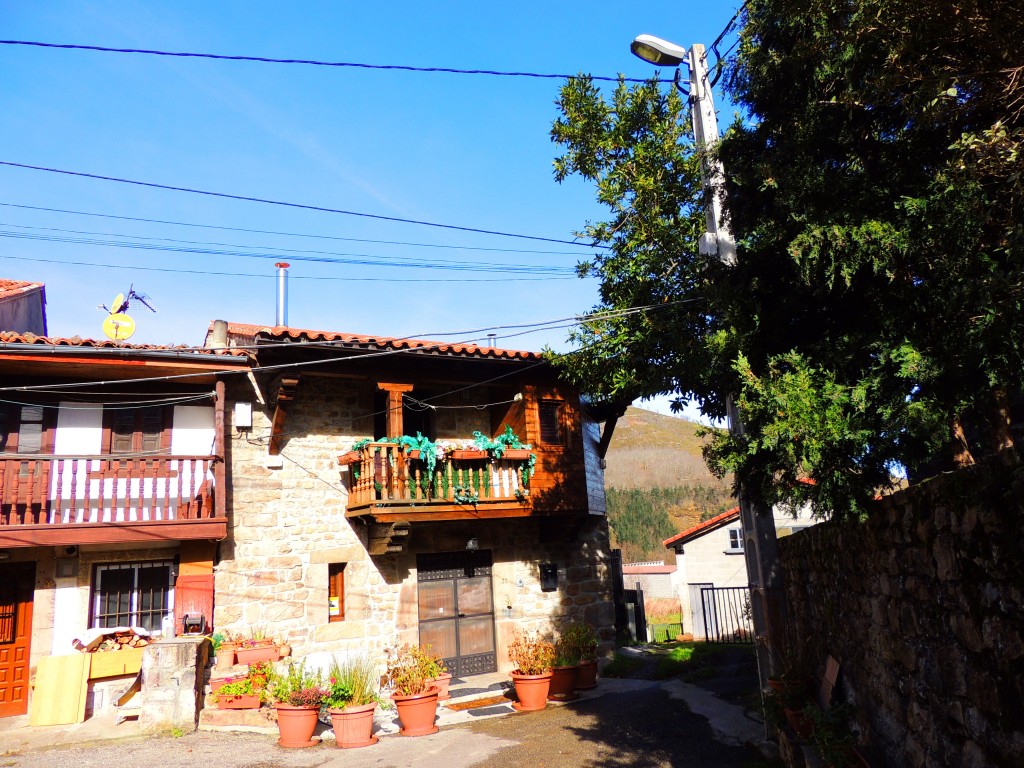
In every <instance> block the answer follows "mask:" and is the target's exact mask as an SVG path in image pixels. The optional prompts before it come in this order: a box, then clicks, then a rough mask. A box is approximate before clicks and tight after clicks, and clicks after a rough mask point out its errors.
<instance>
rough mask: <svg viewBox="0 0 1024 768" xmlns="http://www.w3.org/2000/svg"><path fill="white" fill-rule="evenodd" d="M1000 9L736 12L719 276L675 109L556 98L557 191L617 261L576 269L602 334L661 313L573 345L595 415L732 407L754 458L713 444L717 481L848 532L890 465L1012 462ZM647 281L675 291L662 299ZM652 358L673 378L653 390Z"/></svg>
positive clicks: (574, 94)
mask: <svg viewBox="0 0 1024 768" xmlns="http://www.w3.org/2000/svg"><path fill="white" fill-rule="evenodd" d="M1012 6H1013V4H1012V3H1009V2H1000V1H999V0H988V1H987V2H982V1H981V0H977V1H976V2H967V3H962V2H961V3H956V4H953V3H944V2H937V1H936V0H918V1H916V2H906V1H904V0H876V1H875V2H852V1H849V0H847V1H843V0H750V2H748V3H747V5H746V9H747V10H746V13H745V17H744V19H743V26H742V29H741V32H740V39H741V45H740V49H739V53H738V58H737V60H736V61H735V62H734V65H733V68H732V69H731V71H730V73H729V77H728V87H729V89H730V92H731V94H732V96H733V98H734V100H735V101H736V102H737V103H739V104H741V105H742V106H743V108H744V109H745V110H746V113H747V116H746V119H745V120H744V121H742V122H737V123H736V124H734V125H733V127H732V128H731V130H730V132H729V134H728V135H727V136H726V138H725V140H724V141H723V144H722V149H721V156H722V159H723V161H724V163H725V168H726V172H727V174H728V176H729V179H728V181H729V185H728V195H729V196H728V212H729V214H730V217H731V224H732V227H733V230H734V232H735V233H736V236H737V238H738V244H739V262H738V264H737V266H736V267H735V268H732V269H725V268H723V267H721V266H718V265H715V264H709V263H707V262H706V261H705V260H702V259H701V258H700V257H699V256H697V255H696V237H697V235H698V233H699V232H700V231H701V230H702V225H701V224H700V222H699V220H698V218H699V215H700V205H701V202H702V200H701V193H700V190H699V187H698V186H697V185H696V181H695V176H694V173H695V165H694V164H695V162H696V158H695V156H694V152H693V148H692V145H690V144H689V143H688V140H687V134H686V132H685V129H683V128H682V125H683V121H682V120H680V119H679V118H680V115H679V112H678V109H671V108H664V106H663V105H671V104H672V103H673V99H672V96H671V94H670V95H667V96H666V95H662V94H659V93H658V92H657V90H656V89H655V88H654V86H653V85H652V84H647V85H643V86H639V87H637V88H634V89H632V90H630V89H626V88H625V87H623V86H622V85H620V86H619V88H618V89H617V91H616V92H615V94H614V95H613V97H612V99H611V102H610V103H608V104H606V103H605V102H604V99H603V97H602V96H601V94H600V93H598V92H597V91H596V90H595V89H594V88H593V86H592V85H591V84H590V83H589V82H588V81H586V79H585V78H577V79H574V80H572V81H570V82H569V83H567V85H566V86H565V88H563V91H562V100H561V102H560V106H561V109H562V114H563V117H562V118H561V119H560V120H558V121H556V123H555V125H554V128H553V132H552V135H553V138H554V140H555V141H556V142H557V143H559V144H560V145H562V146H563V148H564V149H565V154H564V155H563V156H562V157H561V158H559V160H557V161H556V178H558V179H562V178H565V177H566V176H567V175H568V174H570V173H579V174H580V175H582V176H583V177H584V178H587V179H590V180H592V181H594V182H595V183H596V186H597V189H598V198H599V200H601V201H602V202H603V203H605V204H607V205H608V206H609V207H610V208H611V210H612V212H613V214H612V220H611V221H610V222H608V223H605V224H590V225H588V226H587V228H586V229H585V231H584V234H586V235H588V236H590V237H592V238H593V239H594V240H595V241H596V242H599V243H603V244H607V245H609V246H610V248H609V249H608V253H609V255H608V256H607V257H606V258H602V259H598V260H596V261H595V262H594V263H593V264H590V265H586V268H587V269H589V270H590V271H592V272H594V273H596V274H598V275H599V276H600V277H601V280H602V285H603V287H604V290H603V291H602V294H601V299H602V305H601V307H599V309H608V308H613V309H626V308H629V307H640V306H649V305H665V306H671V307H673V308H674V309H673V310H672V311H671V312H667V313H666V314H665V315H662V314H661V312H660V311H646V312H644V313H638V314H636V315H631V316H627V318H626V319H624V320H621V319H617V320H610V321H609V320H602V321H601V322H600V323H599V324H598V323H595V324H591V325H588V326H587V327H586V328H585V329H584V330H583V331H581V332H580V333H579V334H578V335H577V340H578V341H581V342H585V343H587V344H588V345H589V346H588V351H587V352H586V353H579V354H577V355H573V356H572V357H571V358H569V359H568V362H567V363H566V365H567V370H568V371H569V372H570V374H572V375H575V376H577V377H578V380H579V381H580V382H581V383H582V384H584V385H586V383H587V382H588V381H590V380H593V381H596V382H598V384H597V386H596V387H595V389H596V390H597V394H599V395H604V396H618V395H627V396H628V395H630V394H634V393H635V394H650V393H654V392H673V393H675V394H676V395H677V396H678V397H679V398H680V399H681V400H686V399H689V398H694V397H695V398H696V399H697V400H698V401H700V402H701V404H702V407H703V408H704V410H705V412H706V413H708V414H709V415H713V416H721V415H722V413H723V410H724V407H723V406H724V403H723V401H722V395H723V394H724V393H727V392H735V393H738V394H739V397H738V404H739V407H740V410H741V413H742V417H743V422H744V426H745V428H746V431H745V434H744V435H742V436H728V435H719V436H718V437H717V439H716V442H715V443H714V445H713V446H712V448H711V449H710V451H709V454H708V457H709V459H710V460H711V462H712V464H713V466H716V467H718V468H719V469H725V468H732V469H734V470H735V471H736V473H737V478H738V479H740V480H741V481H743V482H744V483H746V484H747V486H748V487H749V488H751V489H752V491H753V492H755V493H758V494H759V495H760V496H762V497H763V498H764V500H765V501H768V502H775V501H787V500H788V501H797V502H798V501H802V500H805V499H807V500H810V501H812V502H813V503H814V504H815V506H816V509H817V510H818V511H819V512H830V513H834V514H838V515H844V514H856V513H858V512H860V511H862V510H863V509H864V508H865V507H866V505H867V504H868V502H869V501H870V499H871V498H872V496H873V495H874V493H875V492H876V490H877V489H878V488H879V487H880V486H883V485H885V483H886V482H887V481H888V479H889V474H890V469H891V467H892V465H893V464H894V463H900V464H903V465H905V466H907V467H909V468H910V469H911V470H912V471H913V470H916V469H918V468H920V467H924V466H926V465H927V464H928V462H929V461H931V460H932V459H933V458H934V457H935V456H936V454H937V453H939V452H941V451H943V450H947V451H948V449H949V448H950V446H952V448H953V450H952V451H950V452H949V454H948V455H949V456H950V457H951V459H953V458H955V460H956V461H957V462H959V463H968V462H970V461H971V460H972V456H971V453H972V450H973V451H976V450H977V449H978V448H979V447H983V448H984V449H986V450H988V449H992V448H1006V447H1009V446H1012V434H1011V432H1010V430H1009V424H1010V413H1009V404H1010V400H1011V398H1010V396H1009V395H1008V394H1007V393H1019V392H1020V391H1021V390H1022V389H1024V386H1022V385H1024V381H1022V379H1024V357H1022V354H1024V353H1022V350H1024V338H1022V335H1024V322H1022V321H1024V317H1022V310H1024V304H1022V298H1024V297H1022V285H1021V274H1022V269H1021V267H1022V263H1021V261H1022V258H1024V249H1022V241H1024V236H1022V235H1024V223H1022V218H1021V209H1022V205H1021V203H1022V194H1021V193H1022V184H1021V167H1022V166H1024V163H1022V162H1021V160H1022V153H1021V147H1022V141H1024V125H1022V114H1024V90H1022V87H1021V83H1022V79H1024V70H1022V67H1021V56H1020V54H1019V53H1018V51H1019V45H1018V41H1019V40H1020V39H1022V37H1024V21H1022V18H1021V16H1022V15H1021V14H1019V13H1018V12H1017V9H1015V8H1014V7H1012ZM666 123H671V124H672V126H675V128H676V129H677V133H676V134H675V137H676V141H675V142H674V143H672V144H671V145H670V143H669V142H668V140H667V139H668V137H669V135H670V132H671V130H673V128H672V126H669V125H666ZM657 137H663V138H665V139H666V140H665V141H664V142H659V141H657V140H656V139H657ZM655 155H660V158H659V157H656V156H655ZM673 212H674V213H675V215H676V218H675V219H673V216H672V214H673ZM670 232H671V234H670ZM659 266H660V267H661V269H662V270H663V272H664V273H666V274H669V275H671V276H673V277H676V278H677V279H669V280H665V281H661V288H660V292H659V290H658V289H655V288H653V287H652V286H653V284H655V283H658V282H659V279H658V276H659V274H662V273H660V272H659ZM681 337H685V338H681ZM649 350H655V351H661V352H663V353H664V355H665V356H664V357H661V358H658V357H655V358H654V362H653V363H652V364H650V365H645V364H644V362H643V361H644V359H645V358H646V357H647V355H648V351H649ZM577 358H584V360H582V361H581V360H577ZM972 425H973V426H974V428H975V430H976V431H977V433H978V434H979V435H982V436H984V438H985V441H984V442H985V444H984V446H980V444H978V443H975V444H974V445H972V444H971V443H970V441H969V440H968V438H969V436H970V435H969V434H968V433H970V431H971V426H972ZM802 477H809V478H811V479H812V480H814V481H815V483H814V484H805V483H797V482H795V481H796V480H797V479H798V478H802Z"/></svg>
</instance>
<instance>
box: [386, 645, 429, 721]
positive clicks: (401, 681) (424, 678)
mask: <svg viewBox="0 0 1024 768" xmlns="http://www.w3.org/2000/svg"><path fill="white" fill-rule="evenodd" d="M385 654H386V656H387V671H386V673H385V679H386V681H387V685H388V687H389V688H391V690H392V694H391V699H392V701H394V702H395V706H396V707H397V709H398V720H399V723H401V726H402V727H401V729H400V730H399V733H401V734H402V735H403V736H426V735H427V734H429V733H436V732H437V726H436V725H434V718H435V717H436V715H437V693H438V690H437V686H436V685H434V674H435V673H436V671H437V667H436V665H435V663H434V662H433V660H432V658H431V657H430V656H429V655H428V654H426V653H424V652H423V651H422V649H420V647H419V646H411V645H402V646H400V647H397V648H389V649H388V650H387V651H385Z"/></svg>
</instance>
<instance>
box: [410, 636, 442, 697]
mask: <svg viewBox="0 0 1024 768" xmlns="http://www.w3.org/2000/svg"><path fill="white" fill-rule="evenodd" d="M412 652H413V653H414V654H417V655H419V656H421V657H422V658H421V663H422V664H423V669H424V671H426V672H429V673H430V679H431V680H432V681H433V683H434V685H435V686H436V687H437V700H438V701H447V700H448V699H450V698H451V697H452V695H451V693H449V692H448V688H449V686H450V685H451V682H452V673H451V672H449V671H448V668H447V667H445V665H444V662H443V661H442V660H441V657H440V656H438V655H437V654H436V653H431V651H430V646H429V645H425V646H424V645H419V646H413V648H412Z"/></svg>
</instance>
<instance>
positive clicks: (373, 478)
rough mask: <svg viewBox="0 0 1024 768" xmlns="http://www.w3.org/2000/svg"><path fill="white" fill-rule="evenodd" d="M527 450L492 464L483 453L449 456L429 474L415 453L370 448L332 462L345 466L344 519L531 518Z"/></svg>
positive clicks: (393, 446) (392, 447)
mask: <svg viewBox="0 0 1024 768" xmlns="http://www.w3.org/2000/svg"><path fill="white" fill-rule="evenodd" d="M528 458H529V451H508V452H506V455H505V456H503V457H502V458H501V459H498V460H493V459H491V458H490V457H489V456H488V454H487V453H486V452H483V451H455V452H453V453H451V454H449V457H448V458H446V459H445V460H444V461H442V462H438V463H437V465H436V466H435V467H434V471H433V473H431V472H430V471H429V470H428V468H427V464H426V462H425V461H424V460H423V459H421V458H420V457H419V452H418V451H411V452H407V451H406V450H405V449H404V447H403V446H400V445H396V444H394V443H370V444H368V445H366V446H365V447H363V448H362V449H361V450H360V451H358V452H353V453H348V454H345V455H343V456H339V457H338V461H339V463H341V464H342V465H343V466H347V467H348V473H349V478H348V485H349V497H348V510H347V512H346V515H347V516H348V517H369V518H372V519H374V520H375V521H376V522H379V523H396V522H403V523H414V522H426V521H445V520H485V519H494V518H506V517H525V516H527V515H530V514H532V512H533V505H532V501H531V499H530V488H529V478H525V479H524V477H523V475H524V472H523V467H524V465H525V463H526V460H527V459H528Z"/></svg>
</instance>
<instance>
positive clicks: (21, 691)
mask: <svg viewBox="0 0 1024 768" xmlns="http://www.w3.org/2000/svg"><path fill="white" fill-rule="evenodd" d="M35 575H36V566H35V563H18V564H16V565H0V717H12V716H14V715H24V714H25V713H26V712H28V682H29V666H28V664H29V657H30V652H31V640H32V592H33V589H34V586H35Z"/></svg>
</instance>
